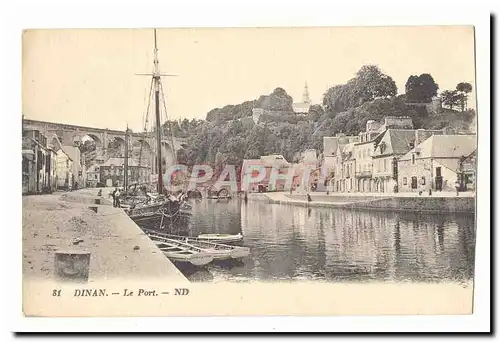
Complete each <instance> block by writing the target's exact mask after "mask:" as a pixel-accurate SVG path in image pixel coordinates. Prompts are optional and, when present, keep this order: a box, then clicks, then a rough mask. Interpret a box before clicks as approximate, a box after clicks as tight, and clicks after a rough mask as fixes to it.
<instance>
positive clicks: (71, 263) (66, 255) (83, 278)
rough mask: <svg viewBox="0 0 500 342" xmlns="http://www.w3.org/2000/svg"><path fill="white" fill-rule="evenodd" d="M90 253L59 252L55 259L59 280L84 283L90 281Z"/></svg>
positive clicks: (55, 268) (55, 271) (56, 273)
mask: <svg viewBox="0 0 500 342" xmlns="http://www.w3.org/2000/svg"><path fill="white" fill-rule="evenodd" d="M89 266H90V252H85V251H57V252H56V253H55V259H54V273H55V276H56V278H57V279H59V280H67V281H72V282H79V283H81V282H84V283H86V282H87V281H88V279H89Z"/></svg>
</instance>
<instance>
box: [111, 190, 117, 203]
mask: <svg viewBox="0 0 500 342" xmlns="http://www.w3.org/2000/svg"><path fill="white" fill-rule="evenodd" d="M116 191H118V189H116V188H115V190H113V192H112V193H111V196H112V197H113V207H116Z"/></svg>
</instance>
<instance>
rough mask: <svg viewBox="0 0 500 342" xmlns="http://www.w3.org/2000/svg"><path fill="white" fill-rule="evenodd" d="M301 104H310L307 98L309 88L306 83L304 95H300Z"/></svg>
mask: <svg viewBox="0 0 500 342" xmlns="http://www.w3.org/2000/svg"><path fill="white" fill-rule="evenodd" d="M302 102H303V103H307V104H310V103H311V99H310V98H309V88H308V87H307V81H306V85H305V86H304V93H303V94H302Z"/></svg>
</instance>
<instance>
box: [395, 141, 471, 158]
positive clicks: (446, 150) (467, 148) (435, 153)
mask: <svg viewBox="0 0 500 342" xmlns="http://www.w3.org/2000/svg"><path fill="white" fill-rule="evenodd" d="M476 149H477V142H476V135H433V136H431V137H430V138H429V139H427V140H425V141H424V142H422V143H421V144H419V145H418V146H416V147H415V148H414V149H412V150H411V151H409V152H408V153H407V154H405V155H404V156H403V157H402V158H401V160H410V159H411V155H412V154H413V153H415V152H417V151H418V152H419V156H418V157H419V158H430V157H432V158H460V157H464V156H469V155H470V154H471V153H473V152H474V151H475V150H476Z"/></svg>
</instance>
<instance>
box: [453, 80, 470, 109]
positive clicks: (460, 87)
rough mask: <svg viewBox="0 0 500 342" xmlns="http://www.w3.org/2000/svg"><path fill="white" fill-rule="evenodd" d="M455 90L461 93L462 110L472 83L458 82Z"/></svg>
mask: <svg viewBox="0 0 500 342" xmlns="http://www.w3.org/2000/svg"><path fill="white" fill-rule="evenodd" d="M456 90H457V91H458V92H459V94H460V95H461V98H460V105H461V108H462V112H463V111H464V110H465V109H466V107H467V98H468V96H469V93H470V92H472V85H471V84H470V83H467V82H460V83H459V84H457V87H456Z"/></svg>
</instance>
